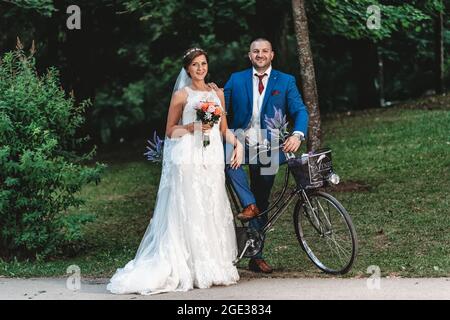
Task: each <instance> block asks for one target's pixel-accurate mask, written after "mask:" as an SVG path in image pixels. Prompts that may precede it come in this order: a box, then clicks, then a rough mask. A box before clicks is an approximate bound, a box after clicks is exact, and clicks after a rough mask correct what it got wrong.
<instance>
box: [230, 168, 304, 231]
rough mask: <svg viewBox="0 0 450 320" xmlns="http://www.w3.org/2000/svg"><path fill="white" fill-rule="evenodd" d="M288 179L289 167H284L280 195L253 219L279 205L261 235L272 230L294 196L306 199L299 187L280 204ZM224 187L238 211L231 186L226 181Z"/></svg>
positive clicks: (237, 204)
mask: <svg viewBox="0 0 450 320" xmlns="http://www.w3.org/2000/svg"><path fill="white" fill-rule="evenodd" d="M289 177H290V171H289V167H288V166H287V165H286V170H285V177H284V184H283V189H282V190H281V193H280V195H279V196H278V198H277V199H276V200H275V201H274V202H273V203H272V204H271V205H270V206H269V207H268V208H267V209H266V210H264V211H263V212H261V213H260V214H258V215H257V216H256V217H255V218H254V219H257V218H258V217H261V216H262V215H264V214H269V213H271V212H272V211H274V208H276V207H277V206H278V205H279V204H280V203H281V206H279V207H278V208H276V210H275V211H274V212H273V213H272V214H271V215H270V216H269V219H268V221H267V223H266V224H265V225H264V226H263V228H262V229H261V232H262V233H263V234H265V233H266V232H267V231H269V230H270V228H272V226H273V225H274V224H275V222H276V221H277V220H278V218H279V217H280V216H281V214H282V213H283V212H284V210H285V209H286V208H287V207H288V206H289V204H290V203H291V202H292V200H293V199H294V198H295V197H296V196H298V195H299V194H301V195H302V199H303V200H304V201H305V200H307V199H308V197H307V195H306V192H305V190H304V189H303V188H301V187H300V188H299V187H296V188H294V189H293V190H291V192H290V193H289V194H288V195H287V197H286V199H285V200H284V201H283V202H282V200H283V198H285V195H286V192H287V191H288V182H289ZM226 185H227V189H228V192H229V194H230V196H231V200H232V202H233V204H234V207H235V208H237V209H238V210H240V208H241V206H240V205H239V202H238V199H237V196H236V194H235V193H234V190H233V188H232V187H231V184H230V183H229V182H228V180H227V184H226Z"/></svg>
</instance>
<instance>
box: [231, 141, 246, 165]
mask: <svg viewBox="0 0 450 320" xmlns="http://www.w3.org/2000/svg"><path fill="white" fill-rule="evenodd" d="M243 149H244V147H243V146H242V144H241V143H240V142H239V141H237V144H236V146H235V147H234V150H233V153H232V155H231V165H230V167H231V168H232V169H237V168H239V167H240V166H241V164H242V160H243V157H244V152H243V151H244V150H243Z"/></svg>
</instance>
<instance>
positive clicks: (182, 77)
mask: <svg viewBox="0 0 450 320" xmlns="http://www.w3.org/2000/svg"><path fill="white" fill-rule="evenodd" d="M191 83H192V79H191V78H190V77H189V76H188V74H187V72H186V70H185V69H184V68H181V71H180V73H179V74H178V77H177V81H175V86H174V87H173V91H172V95H173V94H174V93H175V92H176V91H178V90H180V89H181V88H184V87H186V86H190V85H191Z"/></svg>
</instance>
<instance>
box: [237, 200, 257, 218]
mask: <svg viewBox="0 0 450 320" xmlns="http://www.w3.org/2000/svg"><path fill="white" fill-rule="evenodd" d="M258 214H259V209H258V207H257V206H256V205H254V204H251V205H249V206H247V207H245V208H244V210H242V212H241V213H239V214H238V215H237V218H238V219H239V220H242V221H247V220H250V219H253V218H254V217H256V216H257V215H258Z"/></svg>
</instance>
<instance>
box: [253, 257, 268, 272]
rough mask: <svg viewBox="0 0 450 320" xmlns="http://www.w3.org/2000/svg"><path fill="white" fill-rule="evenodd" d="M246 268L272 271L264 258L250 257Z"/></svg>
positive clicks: (255, 270) (257, 270)
mask: <svg viewBox="0 0 450 320" xmlns="http://www.w3.org/2000/svg"><path fill="white" fill-rule="evenodd" d="M248 268H249V269H250V270H251V271H253V272H262V273H272V271H273V269H272V267H271V266H269V265H268V264H267V262H266V261H265V260H264V259H250V261H249V263H248Z"/></svg>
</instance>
